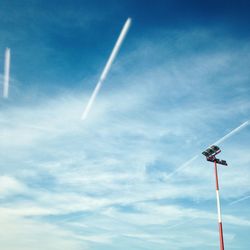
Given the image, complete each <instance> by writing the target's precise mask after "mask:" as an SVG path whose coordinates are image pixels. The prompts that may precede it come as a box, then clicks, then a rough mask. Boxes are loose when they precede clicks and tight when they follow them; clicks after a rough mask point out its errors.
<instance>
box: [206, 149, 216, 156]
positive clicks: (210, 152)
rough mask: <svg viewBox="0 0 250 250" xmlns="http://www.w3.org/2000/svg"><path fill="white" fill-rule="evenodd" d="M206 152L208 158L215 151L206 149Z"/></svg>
mask: <svg viewBox="0 0 250 250" xmlns="http://www.w3.org/2000/svg"><path fill="white" fill-rule="evenodd" d="M206 152H207V153H208V155H209V156H210V155H212V154H214V153H215V151H214V150H213V149H211V148H208V149H207V150H206Z"/></svg>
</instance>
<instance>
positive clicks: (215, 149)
mask: <svg viewBox="0 0 250 250" xmlns="http://www.w3.org/2000/svg"><path fill="white" fill-rule="evenodd" d="M211 149H212V150H213V151H215V152H217V151H219V150H220V148H219V147H218V146H216V145H213V146H211Z"/></svg>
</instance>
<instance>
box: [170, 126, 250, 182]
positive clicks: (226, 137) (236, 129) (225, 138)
mask: <svg viewBox="0 0 250 250" xmlns="http://www.w3.org/2000/svg"><path fill="white" fill-rule="evenodd" d="M248 125H249V121H246V122H244V123H242V124H241V125H240V126H238V127H237V128H235V129H233V130H232V131H231V132H229V133H228V134H226V135H225V136H223V137H222V138H220V139H219V140H218V141H216V142H215V143H213V144H212V145H218V144H220V143H222V142H224V141H225V140H227V139H228V138H230V137H231V136H233V135H234V134H236V133H237V132H239V131H240V130H242V129H243V128H245V127H246V126H248ZM212 145H211V146H212ZM199 156H200V155H195V156H194V157H192V158H191V159H190V160H188V161H186V162H185V163H183V164H182V165H181V166H180V167H178V168H177V169H175V170H174V171H173V172H172V173H170V174H168V175H167V176H165V178H169V177H171V176H173V175H175V174H176V173H177V172H180V171H181V170H182V169H184V168H186V167H188V166H189V165H190V163H192V162H193V161H195V160H196V159H197V158H198V157H199Z"/></svg>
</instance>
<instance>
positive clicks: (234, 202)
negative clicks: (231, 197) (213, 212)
mask: <svg viewBox="0 0 250 250" xmlns="http://www.w3.org/2000/svg"><path fill="white" fill-rule="evenodd" d="M249 198H250V195H248V196H245V197H243V198H240V199H238V200H235V201H233V202H231V203H230V204H229V205H234V204H236V203H239V202H241V201H244V200H247V199H249Z"/></svg>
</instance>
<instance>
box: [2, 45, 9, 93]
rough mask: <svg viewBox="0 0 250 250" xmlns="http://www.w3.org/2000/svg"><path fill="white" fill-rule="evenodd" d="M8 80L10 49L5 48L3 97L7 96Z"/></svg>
mask: <svg viewBox="0 0 250 250" xmlns="http://www.w3.org/2000/svg"><path fill="white" fill-rule="evenodd" d="M9 80H10V49H9V48H6V51H5V62H4V82H3V97H4V98H8V96H9Z"/></svg>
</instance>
